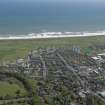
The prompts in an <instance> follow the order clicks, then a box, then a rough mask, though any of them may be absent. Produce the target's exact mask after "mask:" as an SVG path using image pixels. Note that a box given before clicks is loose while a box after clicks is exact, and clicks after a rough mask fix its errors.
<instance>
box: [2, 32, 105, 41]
mask: <svg viewBox="0 0 105 105" xmlns="http://www.w3.org/2000/svg"><path fill="white" fill-rule="evenodd" d="M93 36H105V31H102V32H92V33H86V32H85V33H84V32H65V33H62V32H45V33H40V34H36V33H32V34H28V35H17V36H10V35H9V36H8V37H0V40H28V39H51V38H75V37H93Z"/></svg>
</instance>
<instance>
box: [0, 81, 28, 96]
mask: <svg viewBox="0 0 105 105" xmlns="http://www.w3.org/2000/svg"><path fill="white" fill-rule="evenodd" d="M17 91H20V92H19V95H20V96H23V95H25V94H26V91H25V89H24V88H22V87H20V86H19V85H18V84H10V83H8V82H5V81H0V97H1V96H2V97H5V96H6V95H9V96H16V95H17Z"/></svg>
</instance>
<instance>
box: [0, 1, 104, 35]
mask: <svg viewBox="0 0 105 105" xmlns="http://www.w3.org/2000/svg"><path fill="white" fill-rule="evenodd" d="M97 31H105V3H99V2H98V3H97V2H94V3H86V2H56V1H55V2H0V37H8V36H22V35H24V36H27V35H30V34H31V33H43V32H87V33H88V32H97Z"/></svg>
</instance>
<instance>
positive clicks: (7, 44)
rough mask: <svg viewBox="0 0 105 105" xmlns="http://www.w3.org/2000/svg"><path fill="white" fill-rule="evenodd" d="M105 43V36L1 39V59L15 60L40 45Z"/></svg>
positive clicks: (82, 45)
mask: <svg viewBox="0 0 105 105" xmlns="http://www.w3.org/2000/svg"><path fill="white" fill-rule="evenodd" d="M103 43H104V44H105V36H96V37H95V36H94V37H93V36H92V37H78V38H55V39H33V40H2V41H0V61H5V60H9V61H12V60H15V59H17V58H20V57H24V56H25V55H26V54H27V53H28V52H29V51H31V50H33V49H36V48H39V47H52V46H54V47H63V46H70V45H78V46H80V47H87V46H89V45H93V44H103Z"/></svg>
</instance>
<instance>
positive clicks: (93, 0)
mask: <svg viewBox="0 0 105 105" xmlns="http://www.w3.org/2000/svg"><path fill="white" fill-rule="evenodd" d="M0 1H5V2H6V1H7V2H9V1H19V2H21V1H24V2H25V1H29V2H31V1H41V2H43V1H59V2H60V1H64V2H69V1H70V2H104V1H105V0H0Z"/></svg>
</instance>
